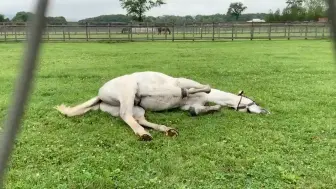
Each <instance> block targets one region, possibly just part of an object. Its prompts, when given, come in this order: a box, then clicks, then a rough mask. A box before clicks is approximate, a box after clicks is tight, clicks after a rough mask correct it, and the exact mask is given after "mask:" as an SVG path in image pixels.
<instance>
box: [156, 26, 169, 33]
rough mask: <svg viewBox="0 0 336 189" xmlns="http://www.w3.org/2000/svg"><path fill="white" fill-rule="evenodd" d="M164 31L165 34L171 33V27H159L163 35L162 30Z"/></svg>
mask: <svg viewBox="0 0 336 189" xmlns="http://www.w3.org/2000/svg"><path fill="white" fill-rule="evenodd" d="M162 31H164V32H165V34H167V32H168V33H169V35H170V34H171V32H170V29H169V28H168V27H158V34H159V35H161V32H162Z"/></svg>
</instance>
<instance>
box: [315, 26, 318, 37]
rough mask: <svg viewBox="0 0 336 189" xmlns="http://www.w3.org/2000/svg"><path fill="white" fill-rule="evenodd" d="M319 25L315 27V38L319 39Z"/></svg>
mask: <svg viewBox="0 0 336 189" xmlns="http://www.w3.org/2000/svg"><path fill="white" fill-rule="evenodd" d="M317 29H318V28H317V25H316V26H315V38H317V37H318V34H317Z"/></svg>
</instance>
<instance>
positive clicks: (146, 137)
mask: <svg viewBox="0 0 336 189" xmlns="http://www.w3.org/2000/svg"><path fill="white" fill-rule="evenodd" d="M140 139H141V140H142V141H151V140H153V137H152V136H151V135H150V134H143V135H141V136H140Z"/></svg>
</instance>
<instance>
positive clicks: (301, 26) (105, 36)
mask: <svg viewBox="0 0 336 189" xmlns="http://www.w3.org/2000/svg"><path fill="white" fill-rule="evenodd" d="M159 26H160V27H163V28H165V27H167V28H169V31H170V33H169V32H162V33H161V34H159V33H158V27H159ZM28 27H29V24H28V23H0V41H8V42H9V41H24V40H26V39H27V36H28V35H29V34H28V33H27V31H28V30H27V29H28ZM329 28H330V24H329V23H296V24H294V23H238V24H233V23H183V24H171V23H170V24H168V23H164V24H158V23H137V24H135V23H95V24H94V23H93V24H92V23H90V24H88V23H87V24H82V25H80V24H75V25H48V26H47V28H46V30H45V32H44V35H43V40H47V41H95V40H111V41H117V40H118V41H144V40H148V41H157V40H170V41H175V40H192V41H196V40H212V41H217V40H243V39H245V40H246V39H247V40H257V39H266V40H272V39H287V40H289V39H325V38H329V37H330V29H329Z"/></svg>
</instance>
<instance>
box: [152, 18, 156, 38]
mask: <svg viewBox="0 0 336 189" xmlns="http://www.w3.org/2000/svg"><path fill="white" fill-rule="evenodd" d="M154 25H155V22H152V41H154Z"/></svg>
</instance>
